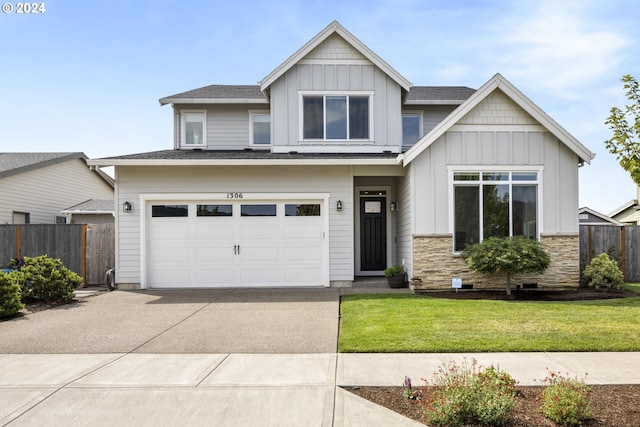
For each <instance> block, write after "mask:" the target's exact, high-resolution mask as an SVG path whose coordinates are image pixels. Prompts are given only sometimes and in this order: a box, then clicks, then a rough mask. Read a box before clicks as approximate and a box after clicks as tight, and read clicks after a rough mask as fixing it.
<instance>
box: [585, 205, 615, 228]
mask: <svg viewBox="0 0 640 427" xmlns="http://www.w3.org/2000/svg"><path fill="white" fill-rule="evenodd" d="M584 214H587V215H588V216H589V217H595V218H597V219H599V220H600V221H593V219H592V218H589V219H588V220H587V221H585V222H583V221H582V218H581V219H580V225H606V224H603V223H610V224H611V225H624V224H623V223H621V222H620V221H618V220H615V219H613V218H611V217H609V216H607V215H605V214H602V213H600V212H598V211H594V210H593V209H590V208H588V207H586V206H585V207H582V208H580V209H578V215H584Z"/></svg>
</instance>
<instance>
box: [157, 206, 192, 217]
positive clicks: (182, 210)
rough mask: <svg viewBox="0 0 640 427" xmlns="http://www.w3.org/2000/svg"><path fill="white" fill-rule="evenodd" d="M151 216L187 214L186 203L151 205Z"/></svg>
mask: <svg viewBox="0 0 640 427" xmlns="http://www.w3.org/2000/svg"><path fill="white" fill-rule="evenodd" d="M151 216H152V217H154V218H176V217H185V216H189V207H188V206H187V205H153V206H151Z"/></svg>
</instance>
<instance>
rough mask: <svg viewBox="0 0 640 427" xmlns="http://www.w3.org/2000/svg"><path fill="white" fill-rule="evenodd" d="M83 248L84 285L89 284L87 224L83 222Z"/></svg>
mask: <svg viewBox="0 0 640 427" xmlns="http://www.w3.org/2000/svg"><path fill="white" fill-rule="evenodd" d="M81 239H82V250H81V255H80V257H81V263H82V264H81V266H82V267H81V268H82V285H81V287H83V288H84V287H85V286H87V224H82V237H81Z"/></svg>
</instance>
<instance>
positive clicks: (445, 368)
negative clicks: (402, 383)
mask: <svg viewBox="0 0 640 427" xmlns="http://www.w3.org/2000/svg"><path fill="white" fill-rule="evenodd" d="M425 383H426V386H427V388H426V389H425V390H424V391H423V396H422V398H421V402H420V403H421V404H422V405H423V407H424V411H425V416H426V419H427V422H428V423H429V424H430V425H437V426H462V425H466V424H470V423H474V422H476V423H480V424H482V425H489V426H500V425H505V424H506V422H507V420H508V418H509V416H510V414H511V412H512V410H513V408H514V406H515V404H516V396H517V391H516V381H515V380H514V379H513V378H512V377H511V376H510V375H509V374H507V373H506V372H504V371H501V370H500V369H498V368H495V367H493V366H490V367H488V368H483V367H482V366H479V365H478V363H477V361H476V360H475V359H472V361H471V362H469V361H467V360H466V359H465V360H464V362H463V363H461V364H457V363H456V362H453V361H451V362H448V363H445V364H443V365H441V366H440V367H439V369H438V370H437V371H436V372H435V373H434V379H433V381H427V380H425Z"/></svg>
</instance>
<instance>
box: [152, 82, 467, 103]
mask: <svg viewBox="0 0 640 427" xmlns="http://www.w3.org/2000/svg"><path fill="white" fill-rule="evenodd" d="M474 92H475V89H471V88H469V87H465V86H413V87H411V90H410V91H409V93H408V95H407V101H413V102H416V101H418V102H419V101H465V100H466V99H467V98H469V97H470V96H471V95H472V94H473V93H474ZM196 99H201V100H208V99H210V100H216V99H218V100H220V99H228V100H261V101H264V102H266V98H265V96H264V94H263V93H262V91H261V90H260V86H257V85H256V86H252V85H245V86H242V85H238V86H236V85H211V86H205V87H201V88H198V89H194V90H190V91H187V92H182V93H178V94H175V95H171V96H167V97H165V98H162V99H160V103H161V104H171V103H174V102H176V101H177V102H178V103H179V102H180V101H184V100H196Z"/></svg>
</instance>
